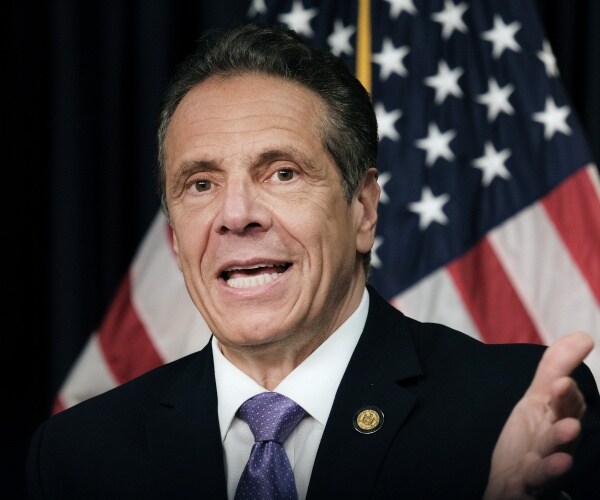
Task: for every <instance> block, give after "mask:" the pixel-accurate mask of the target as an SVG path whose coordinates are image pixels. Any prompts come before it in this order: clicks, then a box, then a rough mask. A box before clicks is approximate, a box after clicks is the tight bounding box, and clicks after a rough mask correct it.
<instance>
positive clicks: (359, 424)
mask: <svg viewBox="0 0 600 500" xmlns="http://www.w3.org/2000/svg"><path fill="white" fill-rule="evenodd" d="M352 423H353V424H354V428H355V429H356V430H357V431H358V432H360V433H361V434H373V433H374V432H377V431H378V430H379V429H381V426H382V425H383V412H382V411H381V410H380V409H379V408H377V407H376V406H365V407H363V408H360V409H359V410H358V411H357V412H356V413H355V414H354V420H353V422H352Z"/></svg>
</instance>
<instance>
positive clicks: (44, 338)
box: [0, 0, 600, 499]
mask: <svg viewBox="0 0 600 500" xmlns="http://www.w3.org/2000/svg"><path fill="white" fill-rule="evenodd" d="M514 1H523V0H514ZM248 3H249V2H244V1H237V0H219V1H218V2H208V1H201V0H196V1H188V0H178V1H177V0H152V1H146V2H134V1H124V0H106V1H98V0H96V1H80V0H56V1H48V2H31V1H26V0H21V1H18V0H10V1H7V2H3V6H2V11H3V12H2V15H1V22H2V24H3V27H2V30H1V36H2V38H3V40H2V50H3V57H2V67H1V68H0V74H1V78H2V84H3V85H2V86H3V92H2V98H3V102H2V107H1V108H0V116H1V119H2V125H3V126H2V137H3V143H4V144H5V145H4V147H3V148H2V152H4V154H2V159H3V160H4V161H3V165H2V172H3V173H4V174H8V175H5V176H4V179H5V181H4V189H2V192H3V193H4V195H3V200H4V210H3V211H4V213H5V214H6V215H7V218H8V222H9V224H8V228H7V231H6V233H4V238H3V247H4V250H5V252H4V255H5V256H4V257H3V260H4V266H3V267H4V269H5V273H4V274H5V275H6V276H7V277H8V279H6V280H4V283H5V286H4V294H3V295H2V297H3V299H2V300H3V301H4V303H5V304H6V307H4V308H3V311H5V314H4V318H3V321H2V324H3V325H4V326H3V328H2V330H3V331H2V334H1V335H0V338H1V339H2V341H1V342H2V343H1V344H0V346H1V351H0V352H1V354H2V358H1V360H2V367H3V370H2V384H3V385H2V386H3V387H4V388H6V389H8V390H6V391H3V394H4V404H3V409H2V426H1V428H2V439H1V441H0V448H2V464H1V467H0V497H2V498H17V499H18V498H23V497H24V483H23V468H24V459H25V453H26V447H27V443H28V441H29V438H30V435H31V432H32V431H33V429H34V427H35V426H36V425H37V424H39V423H40V422H41V421H42V420H43V419H44V418H45V417H46V416H47V415H48V414H49V412H50V407H51V404H52V400H53V398H54V395H55V393H56V391H57V389H58V387H59V386H60V384H61V383H62V381H63V380H64V377H65V376H66V374H67V371H68V370H69V368H70V367H71V365H72V364H73V362H74V360H75V359H76V358H77V356H78V354H79V352H80V351H81V349H82V347H83V345H84V344H85V342H86V340H87V338H88V336H89V334H90V333H91V332H92V330H93V329H95V328H96V327H97V326H98V325H99V323H100V321H101V319H102V316H103V314H104V312H105V310H106V307H107V305H108V303H109V301H110V299H111V298H112V295H113V293H114V292H115V290H116V287H117V285H118V284H119V282H120V281H121V279H122V277H123V275H124V273H125V272H126V270H127V268H128V265H129V263H130V262H131V259H132V257H133V254H134V252H135V250H136V248H137V245H138V243H139V242H140V241H141V239H142V237H143V236H144V234H145V231H146V230H147V228H148V226H149V224H150V222H151V220H152V219H153V217H154V215H155V214H156V212H157V209H158V198H157V196H156V194H155V188H154V185H155V180H154V177H153V168H154V158H155V151H156V147H155V130H156V124H157V122H156V115H157V111H158V107H159V103H160V99H161V96H162V92H163V89H164V86H165V84H166V82H167V80H168V78H169V77H170V76H171V74H172V72H173V69H174V67H175V65H176V64H177V63H178V62H180V60H181V59H182V57H183V56H184V55H185V54H187V53H188V52H189V51H190V50H191V49H192V47H193V45H194V40H196V38H197V37H198V35H199V34H200V33H201V32H202V31H203V30H205V29H207V28H210V27H219V26H227V25H231V24H236V23H238V22H239V21H242V20H243V19H244V16H245V13H246V11H247V7H248ZM535 3H536V5H537V7H538V10H539V12H540V16H541V20H542V24H543V25H544V28H545V30H546V34H547V37H548V39H549V41H550V43H551V45H552V48H553V50H554V53H555V55H556V58H557V61H558V66H559V70H560V73H561V76H562V80H563V83H564V84H565V87H566V90H567V93H568V95H569V96H570V98H571V100H572V105H573V107H574V108H575V110H576V113H578V115H579V119H580V120H581V123H582V124H583V127H584V129H585V130H586V131H587V134H588V138H589V141H590V145H591V147H592V152H593V155H594V158H595V161H596V163H597V164H598V159H599V158H600V33H599V30H598V26H600V2H598V1H597V0H587V1H586V0H554V1H551V0H536V1H535ZM525 29H526V27H525ZM7 252H8V253H7Z"/></svg>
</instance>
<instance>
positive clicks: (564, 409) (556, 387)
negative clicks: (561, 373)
mask: <svg viewBox="0 0 600 500" xmlns="http://www.w3.org/2000/svg"><path fill="white" fill-rule="evenodd" d="M550 408H551V410H552V412H553V413H554V416H555V417H556V419H561V418H566V417H574V418H581V417H583V414H584V412H585V409H586V405H585V399H584V397H583V394H582V393H581V391H580V390H579V387H578V386H577V383H576V382H575V381H574V380H573V379H572V378H570V377H563V378H560V379H558V380H556V381H555V382H554V383H553V384H552V389H551V399H550Z"/></svg>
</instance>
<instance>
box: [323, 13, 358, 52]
mask: <svg viewBox="0 0 600 500" xmlns="http://www.w3.org/2000/svg"><path fill="white" fill-rule="evenodd" d="M355 32H356V28H355V27H354V26H352V25H349V26H346V27H344V23H343V22H342V21H340V20H339V19H336V20H335V21H334V23H333V32H332V33H331V35H329V36H328V37H327V44H328V45H329V47H331V52H333V53H334V54H335V55H336V56H340V55H342V54H348V55H352V54H353V53H354V49H353V48H352V44H351V43H350V38H351V37H352V35H354V33H355Z"/></svg>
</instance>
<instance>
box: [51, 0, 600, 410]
mask: <svg viewBox="0 0 600 500" xmlns="http://www.w3.org/2000/svg"><path fill="white" fill-rule="evenodd" d="M248 18H249V19H253V20H258V21H262V22H267V23H274V24H281V25H284V26H288V27H290V28H293V29H295V30H296V31H298V32H299V33H301V34H303V35H305V36H306V37H308V38H309V39H310V40H311V41H312V42H313V43H314V44H315V45H317V46H321V47H329V48H331V49H332V51H333V52H334V53H336V54H337V55H339V56H340V57H342V58H343V59H344V61H345V62H346V63H347V64H348V66H349V67H350V68H351V69H352V70H353V71H356V72H357V74H358V75H359V77H360V78H361V81H363V84H364V85H365V87H367V89H368V90H369V91H370V92H371V96H372V100H373V103H374V106H375V110H376V114H377V119H378V124H379V135H380V154H379V159H378V165H377V166H378V168H379V170H380V176H379V183H380V186H381V188H382V197H381V203H380V220H379V225H378V231H377V237H376V242H375V247H374V249H373V252H372V264H373V270H372V274H371V276H370V282H371V283H372V284H373V285H374V286H375V288H377V289H378V290H379V291H380V292H381V293H382V294H383V295H384V297H386V298H387V299H388V300H389V301H390V302H391V303H392V304H393V305H394V306H396V307H397V308H398V309H400V310H401V311H403V312H404V313H405V314H407V315H409V316H412V317H414V318H417V319H420V320H423V321H434V322H440V323H444V324H447V325H449V326H452V327H454V328H456V329H458V330H461V331H463V332H466V333H468V334H469V335H471V336H473V337H475V338H478V339H481V340H482V341H484V342H488V343H499V342H531V343H543V344H549V343H551V342H552V341H553V340H555V339H557V338H559V337H561V336H563V335H565V334H567V333H569V332H571V331H575V330H585V331H587V332H588V333H590V334H592V335H593V336H595V340H596V342H597V347H596V348H595V349H594V351H593V352H592V353H591V354H590V355H589V356H588V358H587V359H586V362H587V363H588V365H589V366H590V368H591V369H592V372H593V373H594V376H595V378H596V380H598V381H600V182H599V179H598V169H597V167H596V165H594V164H593V162H592V159H591V153H590V151H589V148H588V146H587V144H586V140H585V137H584V133H583V131H582V129H581V126H580V124H579V123H578V119H577V117H576V116H575V113H574V111H573V108H572V106H571V105H570V103H569V99H568V97H567V95H566V94H565V92H564V90H563V87H562V84H561V81H560V76H559V72H558V69H557V66H556V60H555V58H554V55H553V53H552V49H551V46H550V44H549V42H548V40H547V39H546V37H545V35H544V32H543V29H542V27H541V24H540V21H539V19H538V17H537V12H536V10H535V6H534V5H533V3H531V2H530V1H525V0H473V1H466V0H465V1H460V0H373V1H372V2H368V1H365V0H359V1H358V2H351V1H344V0H340V1H311V0H292V1H269V0H254V1H253V2H252V4H251V6H250V9H249V11H248ZM365 61H366V65H365V64H364V63H365ZM361 64H362V66H361ZM364 67H366V68H367V69H366V71H363V73H362V74H361V72H360V71H359V70H360V69H361V68H364ZM209 336H210V332H209V330H208V328H207V326H206V324H205V323H204V321H203V319H202V317H201V316H200V314H199V313H198V311H197V310H196V309H195V307H194V306H193V304H192V303H191V300H190V299H189V297H188V295H187V292H186V290H185V287H184V284H183V279H182V277H181V275H180V272H179V270H178V268H177V266H176V263H175V260H174V256H173V253H172V249H171V242H170V236H169V230H168V227H167V224H166V221H165V219H164V217H163V216H162V215H161V214H160V213H158V214H157V216H156V218H155V220H154V221H153V223H152V225H151V227H150V228H149V231H148V233H147V235H146V236H145V238H144V240H143V241H142V242H141V245H140V247H139V249H138V251H137V253H136V255H135V257H134V260H133V262H132V265H131V268H130V270H129V272H128V273H127V275H126V276H125V277H124V279H123V282H122V284H121V286H120V288H119V289H118V290H117V292H116V294H115V296H114V299H113V301H112V304H111V305H110V306H109V308H108V311H107V312H106V316H105V318H104V320H103V322H102V324H101V325H100V327H99V329H98V330H97V331H95V332H92V335H91V337H90V340H89V341H88V343H87V345H86V347H85V349H84V350H83V352H82V353H81V355H80V357H79V358H78V360H77V362H76V363H75V365H74V366H73V368H72V370H71V371H70V374H69V376H68V378H67V379H66V381H65V383H64V384H63V386H62V388H61V390H60V392H59V394H58V395H57V398H56V403H55V406H54V410H53V411H54V412H58V411H60V410H61V409H63V408H65V407H68V406H71V405H73V404H75V403H77V402H79V401H82V400H84V399H87V398H89V397H90V396H93V395H95V394H98V393H101V392H104V391H106V390H108V389H110V388H112V387H114V386H116V385H118V384H121V383H123V382H125V381H127V380H129V379H131V378H133V377H135V376H137V375H139V374H141V373H143V372H145V371H147V370H149V369H150V368H153V367H155V366H158V365H160V364H162V363H165V362H167V361H171V360H173V359H176V358H178V357H181V356H183V355H185V354H188V353H190V352H193V351H195V350H197V349H199V348H201V347H203V346H204V345H205V344H206V342H207V341H208V339H209Z"/></svg>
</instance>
